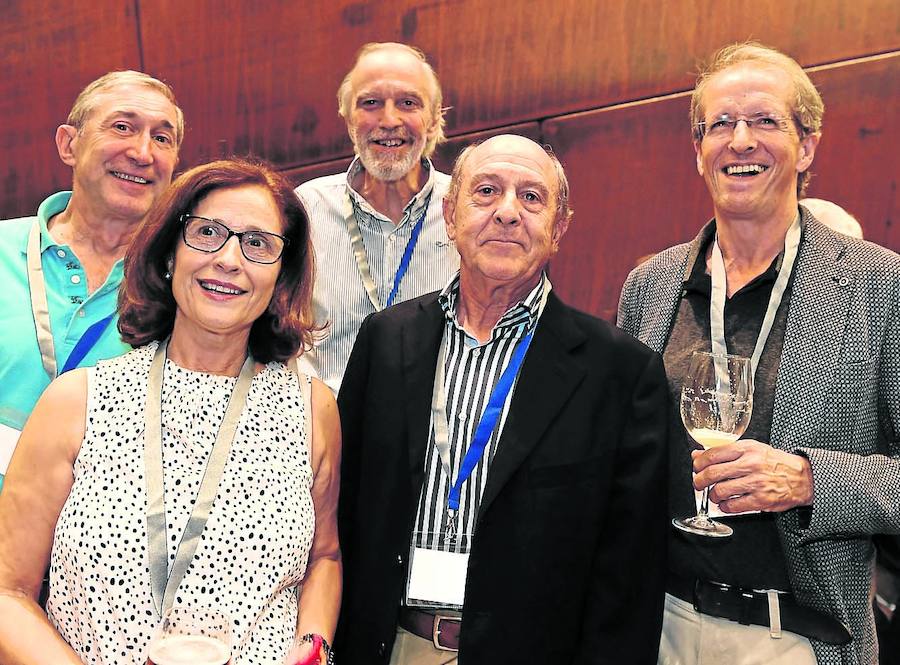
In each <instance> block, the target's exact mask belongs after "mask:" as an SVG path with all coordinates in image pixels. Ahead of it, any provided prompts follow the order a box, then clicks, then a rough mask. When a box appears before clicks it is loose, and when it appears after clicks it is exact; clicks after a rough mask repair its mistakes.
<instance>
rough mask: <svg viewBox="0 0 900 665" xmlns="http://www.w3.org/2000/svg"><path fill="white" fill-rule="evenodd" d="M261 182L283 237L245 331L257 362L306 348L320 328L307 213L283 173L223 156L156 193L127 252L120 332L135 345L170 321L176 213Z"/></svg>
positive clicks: (162, 331) (168, 328)
mask: <svg viewBox="0 0 900 665" xmlns="http://www.w3.org/2000/svg"><path fill="white" fill-rule="evenodd" d="M246 185H259V186H261V187H265V188H266V190H268V191H269V193H270V194H271V195H272V198H274V199H275V205H276V207H277V208H278V210H279V211H280V212H281V217H282V222H283V226H284V235H285V237H287V238H288V241H289V243H288V245H286V246H285V249H284V254H283V255H282V257H281V271H280V272H279V274H278V280H277V282H276V283H275V290H274V292H273V293H272V300H271V301H270V302H269V306H268V308H267V309H266V311H265V312H263V314H262V315H261V316H260V317H259V318H258V319H257V320H256V321H254V323H253V326H252V328H251V329H250V352H251V353H252V354H253V357H254V358H255V359H256V360H258V361H259V362H263V363H266V362H271V361H273V360H276V361H281V362H284V361H286V360H288V359H289V358H292V357H293V356H295V355H297V353H298V351H299V350H300V348H301V347H303V348H308V347H309V346H310V345H311V344H312V341H313V333H314V332H315V331H316V330H317V328H316V327H315V325H314V322H313V318H312V288H313V272H314V260H313V252H312V245H311V243H310V239H309V218H308V217H307V216H306V211H305V210H304V209H303V205H302V204H301V203H300V200H299V199H298V198H297V195H296V194H294V191H293V189H292V188H291V186H290V184H288V182H287V180H285V179H284V177H283V176H281V175H279V174H278V173H276V172H275V171H273V170H272V169H271V168H270V167H269V166H267V165H266V164H264V163H262V162H257V161H250V160H245V159H226V160H220V161H216V162H211V163H209V164H204V165H203V166H197V167H195V168H192V169H191V170H190V171H187V172H185V173H183V174H182V175H181V176H179V177H178V178H177V179H176V180H175V181H174V182H173V183H172V185H171V186H170V187H169V189H168V190H166V192H165V193H164V194H163V195H162V196H161V197H160V199H159V200H158V201H157V202H156V204H155V205H154V206H153V208H152V209H151V210H150V213H149V214H148V216H147V219H146V220H145V221H144V224H143V225H142V226H141V228H140V229H139V230H138V232H137V234H136V235H135V237H134V240H133V241H132V243H131V247H129V249H128V252H127V253H126V255H125V278H124V280H123V281H122V287H121V289H120V290H119V332H120V333H121V334H122V339H123V340H124V341H125V342H127V343H128V344H131V345H132V346H142V345H144V344H147V343H149V342H152V341H154V340H163V339H165V338H166V337H168V336H169V335H170V334H171V333H172V326H173V325H174V323H175V309H176V304H175V299H174V297H173V296H172V284H171V282H170V281H169V280H168V279H166V277H165V274H166V272H167V271H168V264H169V262H170V261H171V257H172V256H174V254H175V248H176V246H177V244H178V243H179V242H181V227H182V222H181V216H182V215H183V214H185V213H190V212H191V211H192V210H193V209H194V208H195V207H196V206H197V204H198V203H199V202H200V201H201V200H202V199H203V198H204V197H205V196H206V195H207V194H209V193H210V192H212V191H213V190H217V189H230V188H233V187H243V186H246Z"/></svg>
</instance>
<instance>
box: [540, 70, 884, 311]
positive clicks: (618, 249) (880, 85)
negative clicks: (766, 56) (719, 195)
mask: <svg viewBox="0 0 900 665" xmlns="http://www.w3.org/2000/svg"><path fill="white" fill-rule="evenodd" d="M811 77H812V78H813V81H814V82H815V83H816V84H817V86H819V88H820V90H821V91H822V94H823V97H824V99H825V103H826V112H825V123H824V133H823V139H822V142H821V144H820V148H819V151H818V153H817V155H816V159H815V162H814V164H813V171H814V172H815V173H816V177H815V178H814V179H813V181H812V182H813V186H812V187H811V188H810V192H809V195H811V196H818V197H820V198H826V199H832V200H835V201H837V202H839V203H841V204H842V205H844V206H845V207H847V208H848V209H850V210H851V211H852V212H854V213H856V215H857V216H858V217H859V218H860V220H861V221H862V224H863V227H864V229H865V231H866V233H867V237H869V239H871V240H874V241H875V242H878V243H881V244H884V245H886V246H888V247H890V248H891V249H894V250H900V236H898V231H897V230H896V229H895V228H894V222H896V220H897V219H898V217H897V213H898V203H897V178H898V174H900V157H898V153H897V148H898V145H900V140H898V139H900V132H898V127H897V120H898V114H897V112H896V110H895V108H896V107H895V102H894V100H893V97H894V95H895V94H896V91H897V89H898V80H900V54H893V55H891V56H885V57H879V58H869V59H863V60H859V61H855V62H852V63H850V64H846V65H842V66H838V65H836V66H832V67H823V68H819V69H817V70H815V71H813V72H812V73H811ZM689 105H690V100H689V96H688V93H682V94H678V95H672V96H669V97H663V98H659V99H653V100H648V101H644V102H639V103H635V104H626V105H622V106H618V107H613V108H609V109H604V110H600V111H592V112H587V113H581V114H575V115H571V116H564V117H560V118H554V119H551V120H548V121H547V122H545V123H544V125H543V129H544V136H545V138H546V139H547V141H548V142H549V143H550V144H551V145H552V146H553V147H554V149H555V150H556V152H557V154H558V155H559V156H560V158H561V159H562V161H563V164H564V165H565V167H566V173H567V174H568V175H569V179H570V183H571V186H572V202H573V206H574V207H575V220H574V222H573V224H572V227H571V228H570V230H569V232H568V234H567V235H566V237H564V238H563V241H562V246H561V249H560V253H559V255H558V257H557V259H556V260H555V261H554V262H553V265H552V269H551V272H552V276H553V283H554V285H555V286H556V287H557V288H558V289H559V291H560V293H561V294H562V296H563V297H564V298H565V299H566V300H567V301H568V302H570V303H572V304H573V305H575V306H576V307H579V308H581V309H584V310H586V311H589V312H591V313H594V314H596V315H598V316H602V317H604V318H607V319H609V318H611V317H612V316H614V314H615V309H616V305H617V301H618V296H619V291H620V290H621V286H622V283H623V281H624V279H625V277H626V276H627V274H628V272H629V270H630V269H631V268H632V267H633V266H634V263H635V260H636V259H637V258H638V257H640V256H642V255H645V254H648V253H651V252H657V251H659V250H660V249H663V248H665V247H668V246H670V245H673V244H675V243H678V242H684V241H687V240H690V239H691V238H692V237H693V236H694V235H695V234H696V233H697V231H698V230H699V228H700V227H701V226H702V224H703V223H704V222H705V221H706V220H707V219H708V218H709V217H710V215H711V214H712V207H711V203H710V201H709V196H708V194H707V192H706V188H705V185H704V183H703V180H702V179H701V178H700V176H699V175H698V174H697V171H696V166H695V158H694V152H693V149H692V146H691V136H690V130H689V127H688V120H687V117H688V108H689Z"/></svg>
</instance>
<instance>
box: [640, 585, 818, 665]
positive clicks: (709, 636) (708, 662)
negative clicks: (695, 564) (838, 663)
mask: <svg viewBox="0 0 900 665" xmlns="http://www.w3.org/2000/svg"><path fill="white" fill-rule="evenodd" d="M781 635H782V636H781V638H779V639H773V638H772V636H770V635H769V629H768V628H764V627H762V626H744V625H742V624H740V623H737V622H736V621H729V620H728V619H719V618H717V617H711V616H707V615H705V614H700V613H699V612H697V611H696V610H695V609H694V607H693V605H691V604H690V603H686V602H684V601H683V600H681V599H680V598H676V597H675V596H672V595H669V594H666V609H665V613H664V615H663V629H662V638H661V639H660V644H659V660H658V665H724V664H727V665H816V656H815V654H814V653H813V650H812V647H811V646H810V644H809V640H808V639H806V638H805V637H802V636H800V635H796V634H794V633H789V632H787V631H783V632H782V633H781Z"/></svg>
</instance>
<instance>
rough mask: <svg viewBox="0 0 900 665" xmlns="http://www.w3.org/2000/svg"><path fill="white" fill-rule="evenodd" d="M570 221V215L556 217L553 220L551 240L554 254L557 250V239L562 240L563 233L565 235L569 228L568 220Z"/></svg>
mask: <svg viewBox="0 0 900 665" xmlns="http://www.w3.org/2000/svg"><path fill="white" fill-rule="evenodd" d="M571 221H572V218H571V217H565V218H562V217H557V219H556V221H554V222H553V234H552V235H551V242H552V244H553V253H554V254H555V253H556V252H557V251H558V250H559V241H560V240H562V237H563V236H564V235H566V231H568V230H569V222H571Z"/></svg>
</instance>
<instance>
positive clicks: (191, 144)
mask: <svg viewBox="0 0 900 665" xmlns="http://www.w3.org/2000/svg"><path fill="white" fill-rule="evenodd" d="M898 25H900V4H898V3H897V2H896V1H895V0H859V1H858V2H855V3H848V2H846V0H790V1H787V2H785V1H784V0H757V1H756V2H753V3H737V2H721V1H720V0H671V1H669V2H665V3H662V2H624V1H622V0H508V2H506V3H495V2H491V0H437V1H429V2H422V1H421V0H331V1H328V2H326V1H325V0H305V1H298V0H271V1H267V2H260V3H249V2H245V1H243V0H192V1H191V2H184V1H183V0H127V1H123V0H100V1H99V2H95V3H89V4H84V3H75V4H72V3H64V2H62V1H61V0H5V2H0V93H3V94H0V109H2V112H3V118H4V120H5V122H4V123H3V124H2V126H0V146H2V147H3V148H4V149H5V151H6V152H5V153H4V155H5V156H6V157H7V159H6V164H5V165H4V166H3V167H0V216H12V215H18V214H27V213H30V212H33V210H34V207H35V205H36V203H37V202H38V201H40V199H41V197H42V196H43V195H45V194H46V193H47V192H48V191H51V190H53V189H56V188H58V187H61V186H64V185H65V183H66V182H67V181H68V175H69V174H68V171H67V170H66V169H65V168H64V167H62V165H59V164H57V162H56V161H55V155H54V150H53V146H52V143H51V142H50V141H49V139H50V137H52V133H53V131H54V129H55V127H56V125H57V124H58V123H59V121H60V119H61V116H62V115H64V114H65V112H66V110H67V109H68V106H69V105H70V104H71V101H72V99H73V97H74V95H75V93H76V92H77V90H78V89H79V88H80V87H81V86H83V85H84V84H85V83H87V82H88V81H89V80H90V79H92V78H94V77H96V76H97V75H98V74H100V73H102V72H104V71H106V70H109V69H113V68H117V67H143V69H145V70H146V71H148V72H149V73H151V74H154V75H156V76H159V77H161V78H164V79H166V80H167V81H169V82H171V83H172V84H173V85H174V87H175V90H176V93H177V95H178V97H179V99H180V101H181V103H182V105H183V107H184V109H185V112H186V117H187V121H188V134H187V140H186V143H185V146H184V150H183V154H182V162H181V165H182V167H186V166H191V165H193V164H196V163H199V162H201V161H205V160H208V159H211V158H215V157H219V156H221V155H226V154H232V153H238V154H241V153H247V152H252V153H255V154H257V155H260V156H262V157H265V158H267V159H270V160H272V161H274V162H275V163H276V164H278V165H280V166H282V167H283V168H292V167H297V166H303V165H307V164H316V163H319V162H323V161H325V162H327V161H331V160H335V159H339V158H341V157H343V156H345V155H347V154H349V152H350V146H349V142H348V140H347V137H346V131H345V128H344V125H343V122H342V121H341V119H340V118H339V117H338V116H337V113H336V103H335V91H336V89H337V86H338V84H339V82H340V79H341V77H342V76H343V74H344V73H345V72H346V70H347V69H348V67H349V66H350V65H351V60H352V57H353V54H354V52H355V51H356V49H357V48H358V47H359V46H360V45H361V44H363V43H364V42H366V41H372V40H402V41H408V42H411V43H414V44H418V45H420V46H422V47H423V48H424V49H425V50H426V52H427V54H428V56H429V58H430V59H431V61H432V62H433V63H434V64H435V66H436V68H437V70H438V72H439V74H440V75H441V78H442V81H443V84H444V89H445V92H446V96H445V102H446V104H448V105H450V106H452V107H453V108H452V109H451V110H450V111H449V112H448V122H449V132H450V134H451V135H456V136H458V135H468V134H472V133H477V132H479V131H483V130H488V129H490V128H492V127H499V126H505V125H511V124H516V123H520V122H534V121H539V120H542V119H545V118H548V117H553V116H556V115H561V114H569V113H573V112H577V111H581V110H589V109H595V108H601V107H604V106H608V105H615V104H618V103H622V102H627V101H631V100H638V99H643V98H648V97H652V96H654V95H660V94H667V93H671V92H678V91H680V90H685V89H687V88H688V87H689V86H690V83H691V71H692V70H693V69H694V67H695V63H696V60H697V59H698V58H700V57H705V56H707V55H709V53H710V52H711V51H712V50H713V49H714V48H715V47H717V46H719V45H721V44H723V43H725V42H728V41H731V40H736V39H743V38H746V37H751V36H752V37H757V38H759V39H761V40H763V41H766V42H770V43H772V44H774V45H776V46H778V47H780V48H782V49H784V50H786V51H787V52H789V53H791V54H792V55H794V56H795V57H796V58H797V59H798V60H800V61H801V62H802V63H803V64H806V65H814V64H821V63H830V62H834V61H839V60H845V59H848V58H854V57H860V56H867V55H873V54H877V53H882V52H886V51H891V50H897V49H900V35H898V29H897V26H898Z"/></svg>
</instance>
